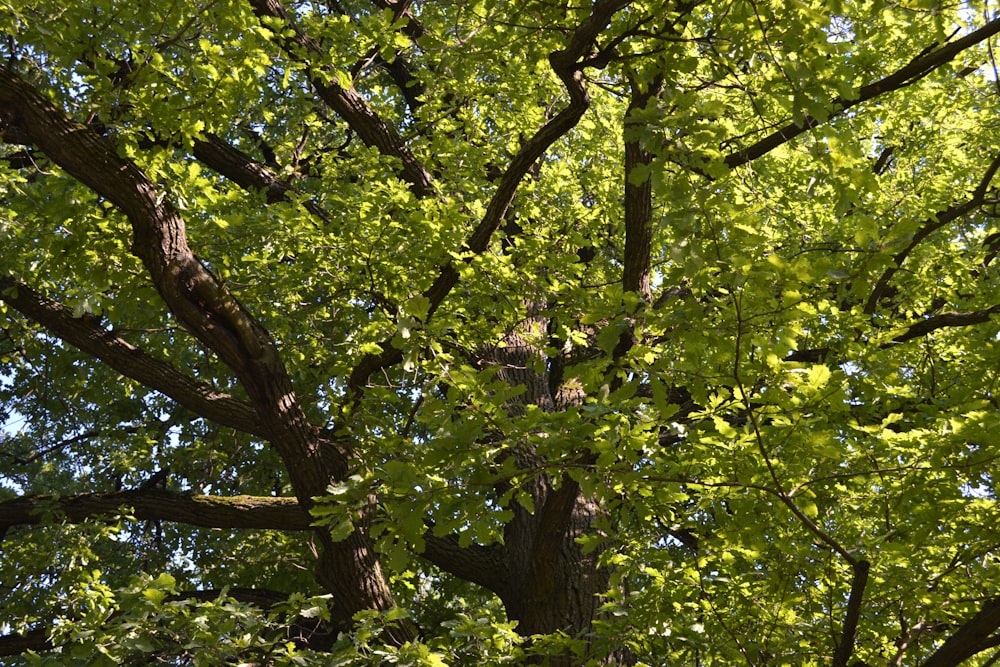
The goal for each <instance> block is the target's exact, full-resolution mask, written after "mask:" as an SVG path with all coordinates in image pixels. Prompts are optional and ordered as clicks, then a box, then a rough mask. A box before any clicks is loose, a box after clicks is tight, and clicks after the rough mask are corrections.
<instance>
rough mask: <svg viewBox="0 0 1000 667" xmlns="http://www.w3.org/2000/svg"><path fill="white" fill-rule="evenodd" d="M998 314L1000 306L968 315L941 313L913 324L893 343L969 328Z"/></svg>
mask: <svg viewBox="0 0 1000 667" xmlns="http://www.w3.org/2000/svg"><path fill="white" fill-rule="evenodd" d="M997 313H1000V304H996V305H993V306H990V307H989V308H985V309H983V310H975V311H972V312H968V313H941V314H940V315H934V316H933V317H928V318H927V319H926V320H921V321H919V322H917V323H915V324H911V325H910V326H909V327H908V328H907V329H906V331H904V332H903V333H901V334H899V335H898V336H896V337H895V338H893V339H892V343H905V342H906V341H908V340H912V339H914V338H919V337H921V336H926V335H927V334H929V333H931V332H932V331H937V330H938V329H944V328H945V327H967V326H970V325H973V324H982V323H984V322H989V321H990V319H991V318H992V316H993V315H995V314H997ZM892 343H890V345H891V344H892Z"/></svg>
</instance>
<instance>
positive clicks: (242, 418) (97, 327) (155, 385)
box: [0, 276, 265, 437]
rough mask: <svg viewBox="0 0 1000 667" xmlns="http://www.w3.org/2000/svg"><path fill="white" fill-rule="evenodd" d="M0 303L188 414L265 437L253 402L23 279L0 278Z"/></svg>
mask: <svg viewBox="0 0 1000 667" xmlns="http://www.w3.org/2000/svg"><path fill="white" fill-rule="evenodd" d="M0 301H3V302H5V303H7V304H8V305H9V306H11V307H12V308H14V309H16V310H17V311H19V312H20V313H22V314H23V315H24V316H25V317H27V318H28V319H30V320H32V321H33V322H36V323H38V324H40V325H41V326H42V327H44V328H45V329H46V330H48V331H49V332H50V333H52V334H53V335H55V336H58V337H59V338H61V339H62V340H64V341H66V342H67V343H69V344H70V345H73V346H74V347H76V348H78V349H80V350H82V351H84V352H86V353H87V354H90V355H91V356H93V357H95V358H97V359H100V360H101V361H103V362H104V363H105V364H107V365H108V366H109V367H111V368H113V369H114V370H116V371H118V372H119V373H121V374H122V375H124V376H125V377H127V378H131V379H133V380H135V381H137V382H139V383H141V384H143V385H144V386H146V387H149V388H150V389H154V390H156V391H158V392H160V393H162V394H164V395H165V396H169V397H170V398H172V399H173V400H175V401H177V402H178V403H179V404H181V405H183V406H184V407H186V408H187V409H189V410H191V411H192V412H194V413H196V414H198V415H200V416H201V417H204V418H205V419H208V420H210V421H214V422H216V423H218V424H222V425H223V426H228V427H229V428H233V429H236V430H238V431H243V432H245V433H252V434H253V435H256V436H259V437H264V436H265V432H264V426H263V424H262V423H261V421H260V419H259V418H258V416H257V412H256V410H254V408H253V406H251V405H249V404H247V403H246V402H245V401H240V400H239V399H236V398H234V397H232V396H230V395H228V394H224V393H222V392H218V391H216V390H215V389H213V388H212V387H211V386H209V385H207V384H205V383H203V382H199V381H197V380H195V379H194V378H192V377H190V376H188V375H186V374H184V373H182V372H181V371H180V370H178V369H177V368H176V367H174V366H172V365H171V364H168V363H167V362H165V361H163V360H160V359H156V358H154V357H152V356H150V355H148V354H146V353H145V352H143V351H142V350H141V349H139V348H137V347H136V346H134V345H132V344H131V343H129V342H128V341H126V340H124V339H123V338H120V337H118V336H117V335H116V334H115V333H114V332H113V331H109V330H107V329H105V328H104V327H102V326H101V324H100V323H99V322H98V321H97V320H96V319H95V318H91V317H73V311H71V310H70V309H69V308H67V307H66V306H64V305H62V304H60V303H58V302H56V301H53V300H52V299H48V298H46V297H44V296H42V295H41V294H39V293H38V292H36V291H34V290H33V289H31V288H30V287H29V286H27V285H25V284H24V283H22V282H18V281H16V280H14V279H13V278H11V277H9V276H0Z"/></svg>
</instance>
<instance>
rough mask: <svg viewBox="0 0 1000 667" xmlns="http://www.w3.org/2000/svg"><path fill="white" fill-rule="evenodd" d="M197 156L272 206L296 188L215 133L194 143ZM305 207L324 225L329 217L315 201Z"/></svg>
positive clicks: (288, 199)
mask: <svg viewBox="0 0 1000 667" xmlns="http://www.w3.org/2000/svg"><path fill="white" fill-rule="evenodd" d="M193 152H194V156H195V157H196V158H197V159H198V160H199V161H201V162H203V163H204V164H206V165H208V166H209V167H211V168H212V169H214V170H215V171H217V172H219V173H220V174H222V175H223V176H225V177H226V178H228V179H229V180H230V181H232V182H233V183H236V185H238V186H240V187H241V188H243V189H245V190H261V191H263V192H265V193H266V195H267V201H268V202H270V203H274V202H279V201H290V200H291V199H292V197H291V195H293V194H295V189H294V188H292V187H291V186H290V185H288V184H287V183H283V182H281V181H279V180H278V177H277V176H275V175H274V172H272V171H271V170H270V169H268V168H267V167H266V166H264V165H262V164H260V163H259V162H256V161H254V160H253V159H251V158H250V156H249V155H247V154H246V153H244V152H243V151H240V150H239V149H237V148H235V147H233V146H231V145H230V144H228V143H226V142H225V141H223V140H222V139H220V138H219V137H217V136H215V135H214V134H207V135H206V136H205V138H204V139H203V140H198V141H195V142H194V151H193ZM303 207H305V209H306V210H307V211H309V212H310V213H312V214H313V215H315V216H316V217H317V218H319V219H320V220H322V221H323V222H327V223H328V222H330V216H329V214H327V212H326V211H324V210H323V209H322V208H320V207H319V206H318V205H317V204H316V202H315V201H313V200H311V199H310V200H307V201H306V202H305V203H303Z"/></svg>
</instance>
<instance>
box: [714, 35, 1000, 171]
mask: <svg viewBox="0 0 1000 667" xmlns="http://www.w3.org/2000/svg"><path fill="white" fill-rule="evenodd" d="M998 32H1000V18H997V19H994V20H992V21H990V22H989V23H987V24H986V25H984V26H983V27H982V28H980V29H979V30H976V31H975V32H972V33H970V34H968V35H966V36H965V37H962V38H961V39H957V40H955V41H954V42H951V43H950V44H945V45H944V46H942V47H941V48H939V49H935V50H933V51H931V52H930V53H927V54H925V55H922V56H918V57H916V58H914V59H913V60H911V61H910V63H909V64H908V65H906V66H904V67H902V68H900V69H898V70H896V72H894V73H892V74H890V75H889V76H887V77H885V78H883V79H880V80H879V81H876V82H874V83H870V84H868V85H867V86H862V87H861V89H859V90H858V94H857V97H855V98H854V99H845V98H844V97H837V98H836V99H835V100H833V105H832V106H833V112H832V113H831V114H830V117H831V118H832V117H834V116H839V115H840V114H842V113H844V112H845V111H847V110H848V109H850V108H851V107H853V106H856V105H858V104H861V103H862V102H867V101H868V100H870V99H873V98H875V97H878V96H880V95H883V94H885V93H890V92H892V91H894V90H899V89H900V88H904V87H906V86H908V85H910V84H911V83H914V82H916V81H919V80H920V79H922V78H924V77H925V76H927V75H928V74H930V73H931V72H933V71H934V70H935V69H937V68H938V67H940V66H941V65H944V64H945V63H948V62H950V61H951V60H953V59H954V58H955V56H957V55H958V54H959V53H961V52H962V51H965V50H966V49H968V48H971V47H973V46H975V45H976V44H979V43H980V42H983V41H985V40H987V39H989V38H990V37H992V36H993V35H995V34H997V33H998ZM819 124H820V123H819V121H818V120H817V119H815V118H813V117H812V116H808V115H807V116H806V117H805V118H804V119H803V120H802V121H801V122H798V123H790V124H788V125H786V126H785V127H783V128H781V129H780V130H778V131H777V132H774V133H773V134H771V135H769V136H767V137H764V138H763V139H761V140H760V141H758V142H757V143H755V144H753V145H752V146H748V147H747V148H744V149H743V150H740V151H736V152H734V153H731V154H730V155H728V156H727V157H726V159H725V164H726V166H728V167H729V168H730V169H732V168H734V167H738V166H740V165H743V164H747V163H748V162H752V161H753V160H756V159H757V158H759V157H760V156H762V155H765V154H767V153H769V152H771V151H772V150H774V149H775V148H777V147H778V146H781V145H782V144H785V143H788V142H789V141H791V140H792V139H794V138H795V137H797V136H799V135H800V134H803V133H805V132H807V131H809V130H810V129H812V128H814V127H816V126H817V125H819Z"/></svg>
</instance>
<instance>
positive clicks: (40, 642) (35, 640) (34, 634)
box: [0, 630, 53, 656]
mask: <svg viewBox="0 0 1000 667" xmlns="http://www.w3.org/2000/svg"><path fill="white" fill-rule="evenodd" d="M52 649H53V646H52V642H51V641H49V633H48V631H47V630H32V631H31V632H26V633H24V634H21V635H3V636H0V656H6V655H21V654H22V653H27V652H28V651H34V652H35V653H42V652H43V651H51V650H52Z"/></svg>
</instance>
